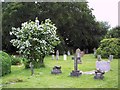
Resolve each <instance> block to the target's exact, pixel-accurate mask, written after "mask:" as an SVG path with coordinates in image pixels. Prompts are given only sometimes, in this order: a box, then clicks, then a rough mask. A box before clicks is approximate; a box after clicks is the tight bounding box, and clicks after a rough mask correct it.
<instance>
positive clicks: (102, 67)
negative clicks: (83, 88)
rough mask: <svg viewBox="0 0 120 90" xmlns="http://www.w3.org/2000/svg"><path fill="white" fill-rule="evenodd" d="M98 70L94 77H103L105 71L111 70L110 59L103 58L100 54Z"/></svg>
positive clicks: (97, 64) (97, 62)
mask: <svg viewBox="0 0 120 90" xmlns="http://www.w3.org/2000/svg"><path fill="white" fill-rule="evenodd" d="M96 69H97V70H96V71H95V76H94V79H103V78H104V76H103V74H105V72H108V71H110V61H104V60H101V56H100V55H98V61H96Z"/></svg>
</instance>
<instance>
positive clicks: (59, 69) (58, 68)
mask: <svg viewBox="0 0 120 90" xmlns="http://www.w3.org/2000/svg"><path fill="white" fill-rule="evenodd" d="M60 73H62V71H61V66H54V67H53V70H52V71H51V74H60Z"/></svg>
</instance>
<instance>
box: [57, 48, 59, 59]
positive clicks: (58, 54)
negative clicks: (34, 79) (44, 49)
mask: <svg viewBox="0 0 120 90" xmlns="http://www.w3.org/2000/svg"><path fill="white" fill-rule="evenodd" d="M58 59H59V51H58V50H57V51H56V60H58Z"/></svg>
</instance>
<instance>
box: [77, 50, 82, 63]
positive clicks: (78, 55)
mask: <svg viewBox="0 0 120 90" xmlns="http://www.w3.org/2000/svg"><path fill="white" fill-rule="evenodd" d="M76 59H77V62H78V63H79V64H82V61H81V50H80V49H79V48H78V49H76Z"/></svg>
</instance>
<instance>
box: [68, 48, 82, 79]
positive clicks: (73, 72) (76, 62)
mask: <svg viewBox="0 0 120 90" xmlns="http://www.w3.org/2000/svg"><path fill="white" fill-rule="evenodd" d="M76 51H77V50H76ZM72 59H74V70H72V72H71V73H70V76H77V77H78V76H80V75H81V74H82V72H81V71H80V70H78V60H77V55H75V57H72Z"/></svg>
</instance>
